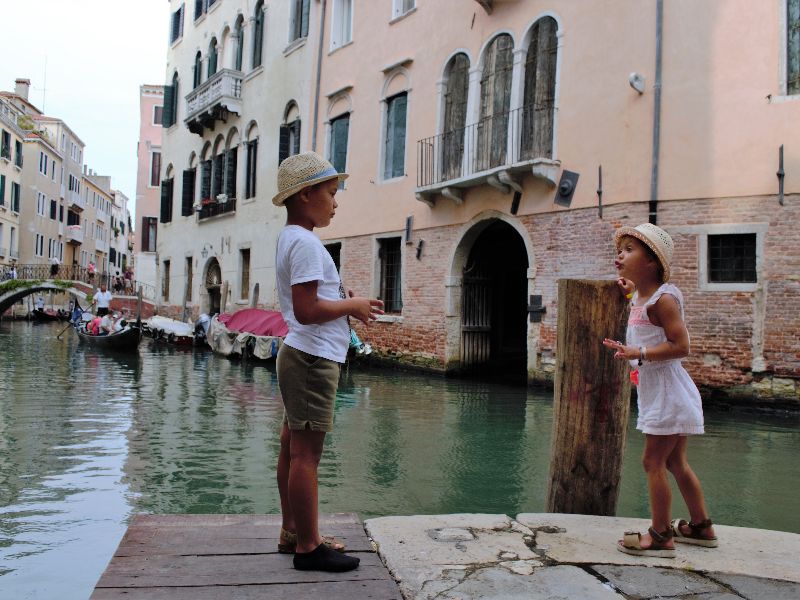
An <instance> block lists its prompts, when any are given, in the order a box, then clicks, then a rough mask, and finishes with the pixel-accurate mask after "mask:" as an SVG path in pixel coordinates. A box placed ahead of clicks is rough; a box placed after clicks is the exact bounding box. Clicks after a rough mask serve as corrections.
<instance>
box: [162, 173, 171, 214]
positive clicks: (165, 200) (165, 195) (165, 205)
mask: <svg viewBox="0 0 800 600" xmlns="http://www.w3.org/2000/svg"><path fill="white" fill-rule="evenodd" d="M169 181H170V180H169V179H165V180H164V181H162V182H161V222H162V223H169V222H170V221H171V220H172V211H171V210H170V209H171V208H172V207H171V206H170V193H169V191H170V190H169Z"/></svg>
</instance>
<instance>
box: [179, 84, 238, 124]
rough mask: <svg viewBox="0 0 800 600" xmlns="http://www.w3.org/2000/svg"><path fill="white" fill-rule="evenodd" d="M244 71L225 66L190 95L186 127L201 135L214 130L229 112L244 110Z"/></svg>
mask: <svg viewBox="0 0 800 600" xmlns="http://www.w3.org/2000/svg"><path fill="white" fill-rule="evenodd" d="M242 80H243V74H242V72H241V71H234V70H232V69H221V70H219V71H217V72H216V73H215V74H214V75H212V76H211V79H209V80H208V81H205V82H203V83H202V84H200V85H199V86H198V87H197V88H195V89H193V90H192V91H191V92H190V93H189V94H188V95H187V96H186V120H185V121H184V122H185V123H186V127H188V128H189V131H191V132H192V133H196V134H197V135H200V136H202V135H203V129H205V128H208V129H211V130H213V129H214V125H215V124H216V122H217V121H218V120H219V121H225V120H226V119H227V118H228V113H229V112H232V113H236V114H237V115H240V114H241V113H242Z"/></svg>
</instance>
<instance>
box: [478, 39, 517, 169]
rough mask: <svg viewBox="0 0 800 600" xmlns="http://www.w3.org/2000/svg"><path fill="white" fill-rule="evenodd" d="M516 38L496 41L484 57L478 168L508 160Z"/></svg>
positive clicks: (490, 45) (489, 166)
mask: <svg viewBox="0 0 800 600" xmlns="http://www.w3.org/2000/svg"><path fill="white" fill-rule="evenodd" d="M513 52H514V40H513V39H512V38H511V36H510V35H508V34H501V35H498V36H497V37H496V38H494V40H492V42H491V44H489V47H488V48H486V53H485V54H484V58H483V73H482V75H481V118H480V121H479V123H478V147H477V148H476V152H477V156H476V158H477V164H478V169H479V170H481V171H483V170H486V169H491V168H492V167H499V166H501V165H503V164H505V162H506V146H507V140H508V117H509V115H508V111H509V109H510V107H511V75H512V72H513V69H514V55H513Z"/></svg>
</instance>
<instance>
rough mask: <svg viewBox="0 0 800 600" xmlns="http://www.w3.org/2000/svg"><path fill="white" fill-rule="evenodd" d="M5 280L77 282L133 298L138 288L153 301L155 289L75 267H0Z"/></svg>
mask: <svg viewBox="0 0 800 600" xmlns="http://www.w3.org/2000/svg"><path fill="white" fill-rule="evenodd" d="M7 279H28V280H31V279H33V280H46V279H61V280H65V281H79V282H81V283H85V284H87V285H90V286H93V287H94V286H97V287H100V285H102V284H106V287H107V288H108V289H109V290H111V293H112V294H118V295H121V296H135V295H136V292H137V290H138V289H139V288H141V289H142V297H143V298H144V299H146V300H152V301H155V299H156V288H155V286H153V285H150V284H149V283H144V282H141V281H136V280H135V279H125V278H124V277H123V276H121V275H120V276H117V275H112V274H111V273H97V272H94V273H92V272H90V270H89V269H88V268H87V267H79V266H77V265H42V264H38V265H14V266H13V267H12V266H11V265H0V281H5V280H7Z"/></svg>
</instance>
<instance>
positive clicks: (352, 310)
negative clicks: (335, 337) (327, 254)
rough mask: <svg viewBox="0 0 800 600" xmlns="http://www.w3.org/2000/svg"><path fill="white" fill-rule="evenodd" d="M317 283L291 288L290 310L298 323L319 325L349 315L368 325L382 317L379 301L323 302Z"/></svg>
mask: <svg viewBox="0 0 800 600" xmlns="http://www.w3.org/2000/svg"><path fill="white" fill-rule="evenodd" d="M318 284H319V282H318V281H316V280H315V281H306V282H304V283H296V284H295V285H293V286H292V310H293V311H294V316H295V318H296V319H297V321H298V323H300V324H302V325H319V324H321V323H327V322H328V321H333V320H334V319H338V318H339V317H344V316H346V315H350V316H353V317H355V318H356V319H358V320H359V321H363V322H364V323H365V324H368V323H369V321H374V320H375V319H376V318H377V317H378V315H382V314H383V311H382V310H381V307H382V306H383V302H381V301H380V300H370V299H368V298H347V299H342V300H323V299H322V298H320V297H319V296H317V285H318Z"/></svg>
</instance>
